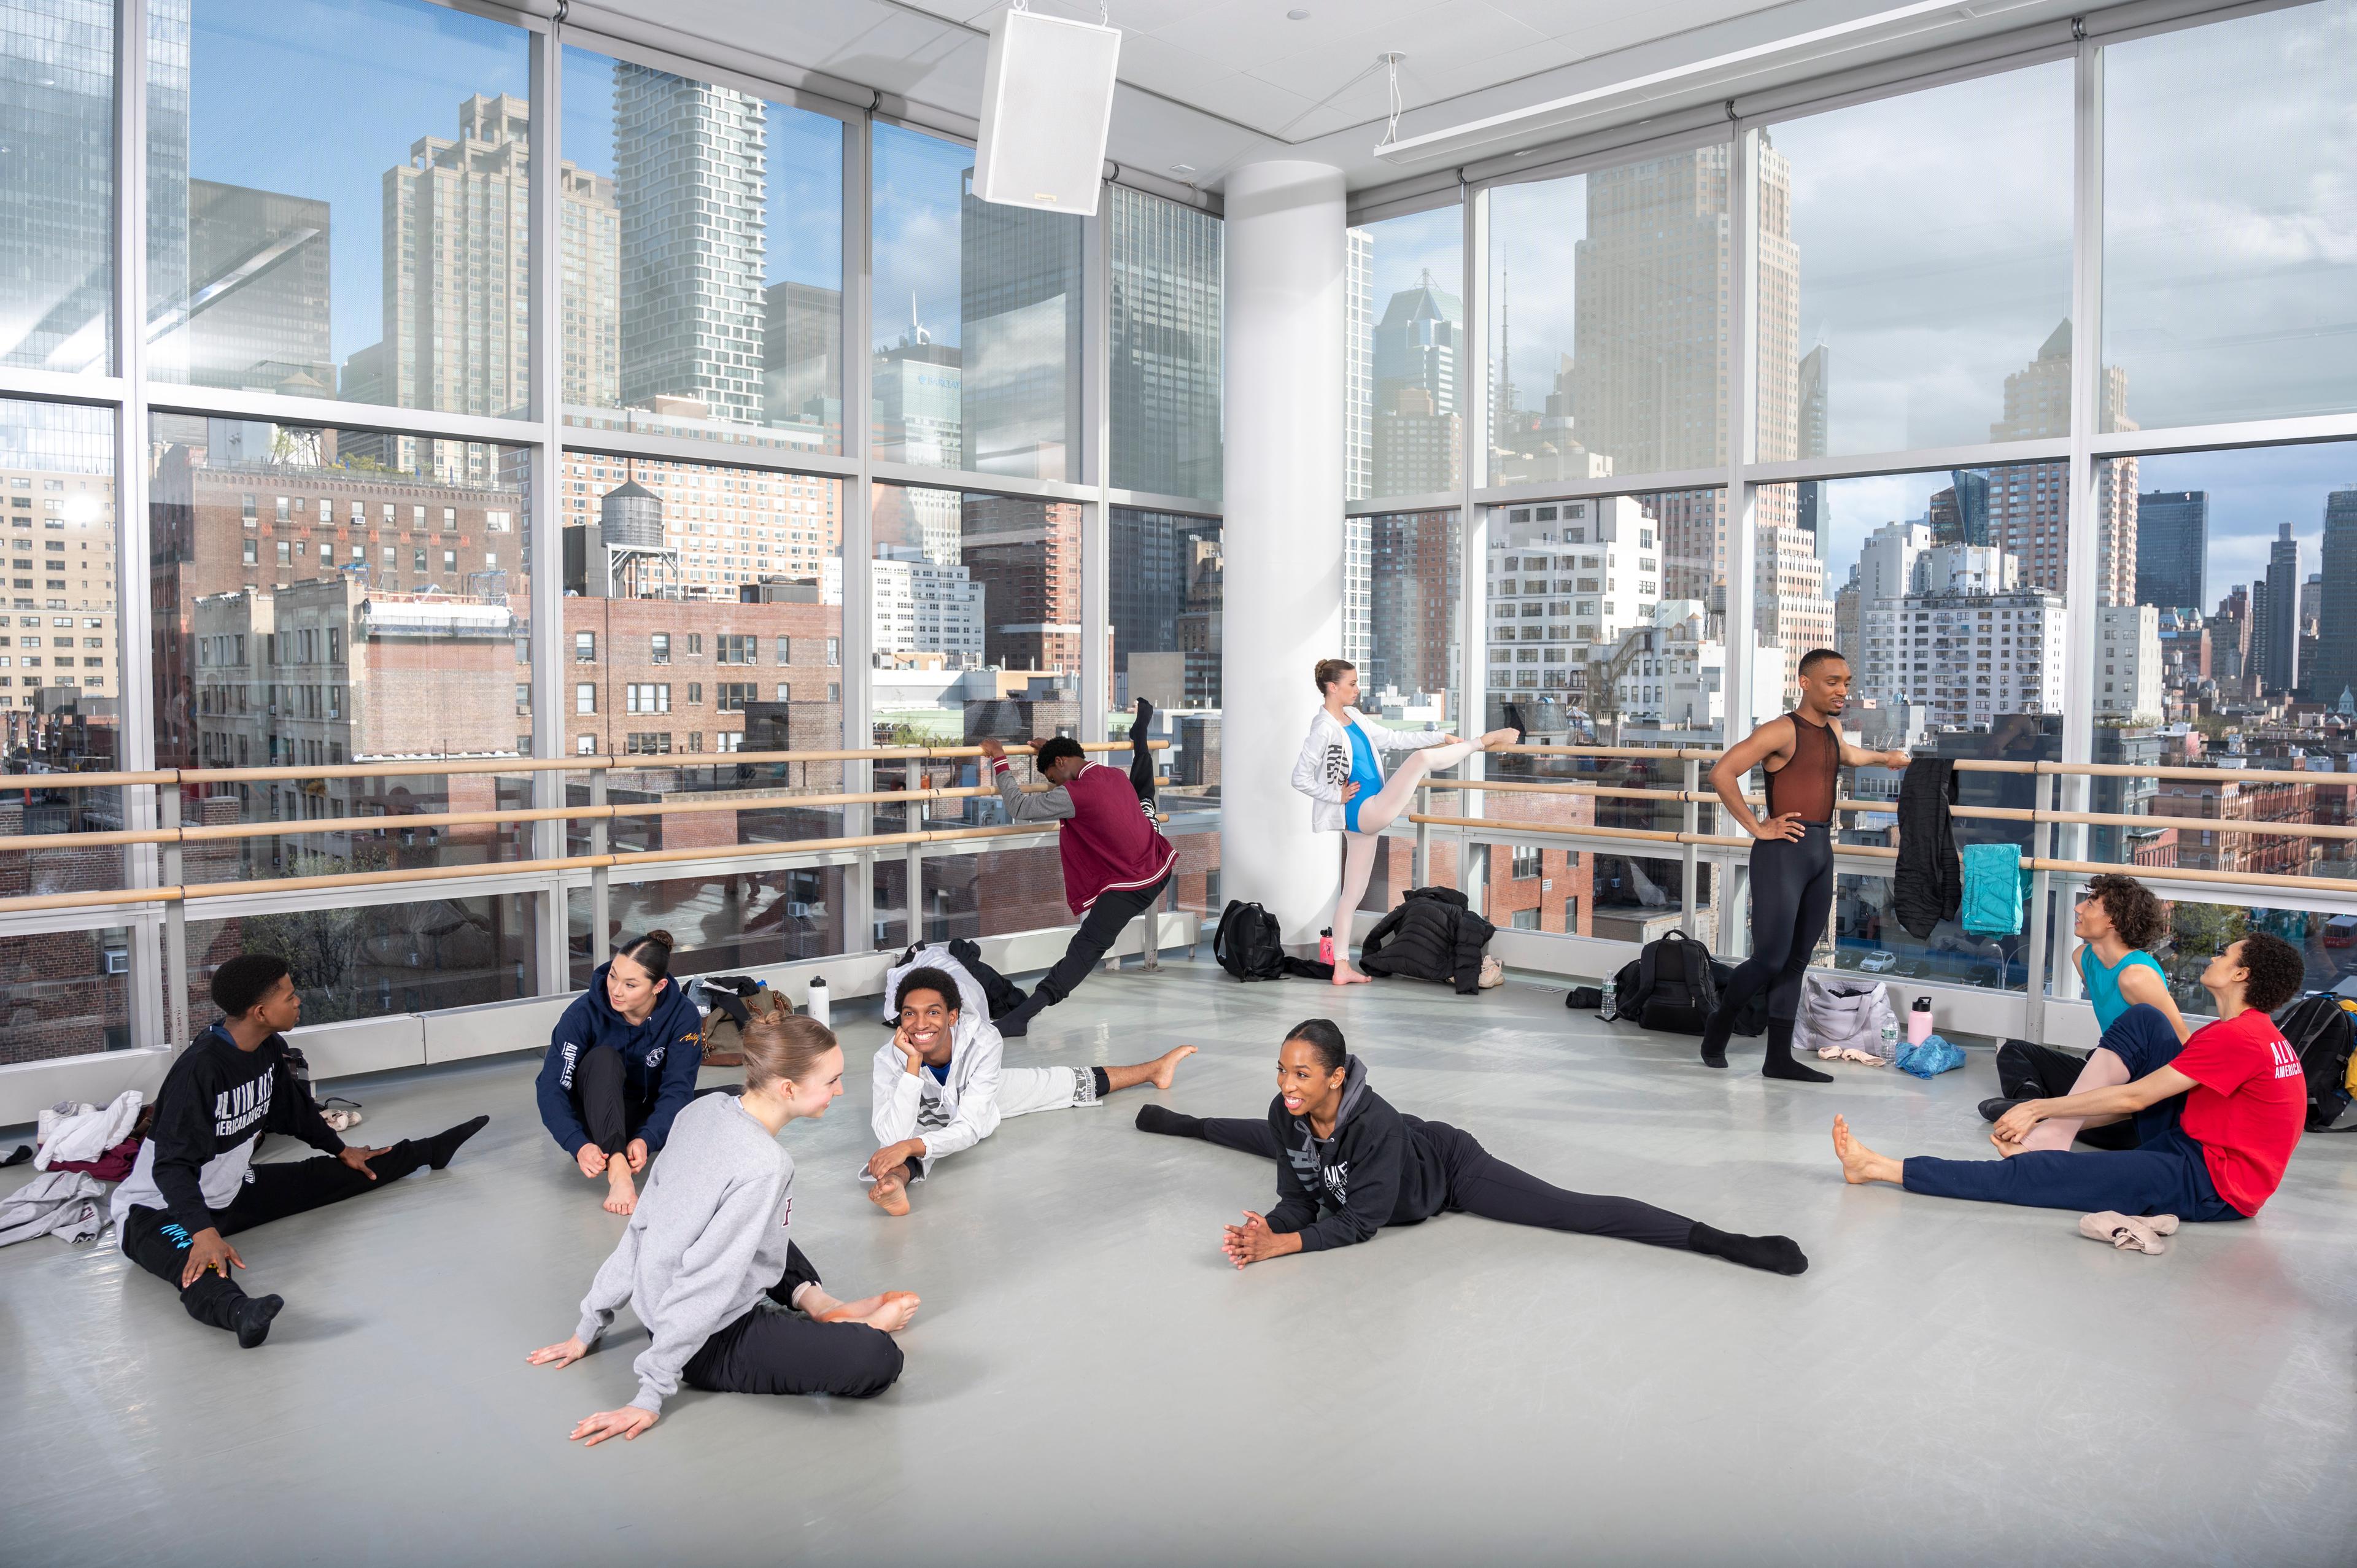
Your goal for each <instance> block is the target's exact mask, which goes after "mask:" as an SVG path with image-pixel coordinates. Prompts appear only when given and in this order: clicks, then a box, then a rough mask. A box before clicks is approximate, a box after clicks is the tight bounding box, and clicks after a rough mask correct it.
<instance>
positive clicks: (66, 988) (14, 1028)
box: [0, 828, 131, 1066]
mask: <svg viewBox="0 0 2357 1568" xmlns="http://www.w3.org/2000/svg"><path fill="white" fill-rule="evenodd" d="M8 831H10V832H16V831H20V830H16V829H13V828H12V829H9V830H8ZM12 858H13V857H12ZM82 886H89V884H87V883H85V884H83V885H82ZM0 888H5V892H6V893H7V894H10V895H14V894H16V893H25V892H37V891H40V890H41V889H38V888H35V887H27V886H24V885H23V883H22V880H21V878H15V877H9V876H7V875H5V873H0ZM130 1010H131V932H130V930H129V929H128V928H126V927H123V926H109V927H104V928H102V929H98V930H90V931H50V932H48V933H46V934H44V935H41V936H34V937H0V1018H5V1020H6V1021H7V1025H8V1027H7V1028H6V1029H5V1031H0V1066H5V1065H7V1064H10V1063H15V1062H35V1061H53V1060H55V1059H57V1058H59V1057H79V1056H87V1055H90V1054H91V1052H94V1051H120V1050H127V1049H129V1048H130V1047H131V1016H130Z"/></svg>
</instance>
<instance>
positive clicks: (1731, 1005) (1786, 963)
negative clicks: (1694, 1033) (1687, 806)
mask: <svg viewBox="0 0 2357 1568" xmlns="http://www.w3.org/2000/svg"><path fill="white" fill-rule="evenodd" d="M1833 912H1834V833H1833V824H1831V823H1830V822H1804V823H1803V824H1802V832H1801V836H1800V837H1799V838H1796V839H1755V840H1753V841H1752V844H1751V956H1750V957H1749V958H1748V959H1745V960H1744V961H1742V962H1741V963H1740V964H1738V965H1737V966H1736V970H1735V975H1734V978H1733V979H1731V980H1729V981H1728V982H1727V989H1726V990H1724V991H1722V992H1720V993H1718V1015H1719V1016H1720V1017H1723V1018H1737V1017H1740V1016H1741V1015H1742V1013H1743V1004H1745V1003H1747V1002H1749V1001H1750V1000H1751V998H1752V996H1753V995H1754V994H1756V993H1758V992H1759V991H1760V989H1761V988H1763V987H1765V988H1766V990H1767V992H1768V1017H1769V1020H1770V1022H1771V1023H1782V1024H1789V1023H1791V1022H1792V1020H1793V1019H1794V1018H1796V1017H1798V1016H1799V1015H1800V1011H1801V982H1802V980H1803V977H1804V976H1806V975H1807V973H1808V972H1809V956H1810V955H1811V954H1812V953H1813V952H1815V951H1816V950H1817V942H1818V940H1820V939H1821V938H1823V937H1824V934H1825V921H1826V920H1827V919H1828V918H1831V917H1832V915H1833Z"/></svg>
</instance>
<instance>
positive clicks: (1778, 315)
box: [1758, 60, 2072, 462]
mask: <svg viewBox="0 0 2357 1568" xmlns="http://www.w3.org/2000/svg"><path fill="white" fill-rule="evenodd" d="M2071 72H2072V67H2071V63H2070V62H2069V61H2068V60H2057V61H2053V62H2051V63H2049V64H2045V65H2038V66H2032V67H2030V68H2029V69H2028V70H2015V71H2007V72H2004V73H2002V74H2000V75H1996V76H1986V77H1978V78H1975V79H1973V80H1971V81H1959V82H1953V83H1950V84H1948V85H1945V86H1941V87H1933V88H1928V89H1925V90H1923V91H1915V92H1906V93H1901V94H1899V95H1898V96H1895V97H1890V98H1883V99H1878V100H1876V101H1874V102H1870V103H1862V104H1858V105H1857V106H1855V107H1853V108H1847V109H1836V110H1834V111H1831V112H1830V113H1824V114H1817V115H1812V116H1810V117H1809V118H1807V119H1803V120H1795V121H1791V122H1788V123H1787V124H1781V125H1778V126H1776V127H1774V128H1773V129H1772V130H1771V131H1768V132H1763V133H1762V134H1761V136H1760V143H1759V145H1760V151H1761V183H1760V272H1759V276H1758V291H1759V304H1760V385H1759V403H1760V425H1759V456H1760V458H1761V459H1762V460H1763V461H1769V462H1774V461H1778V460H1781V459H1784V458H1791V457H1823V456H1828V455H1839V454H1844V453H1854V452H1897V451H1903V450H1906V449H1908V448H1910V447H1923V446H1963V445H1967V444H1976V443H1979V442H1983V441H1996V440H2019V439H2025V438H2028V437H2031V436H2040V435H2069V434H2070V431H2071V403H2070V377H2069V369H2068V367H2069V364H2070V357H2069V349H2070V341H2071V335H2070V332H2069V330H2068V323H2067V321H2065V320H2064V318H2065V317H2068V316H2069V315H2070V311H2071V165H2070V160H2069V158H2068V157H2066V156H2061V155H2062V153H2063V152H2064V151H2065V150H2067V149H2068V147H2069V146H2070V142H2071ZM1960 126H1970V127H1971V132H1970V134H1962V135H1960V134H1957V133H1958V128H1959V127H1960ZM1786 202H1789V205H1790V211H1789V213H1787V212H1786V211H1785V210H1783V204H1784V203H1786ZM1796 292H1797V297H1795V295H1796ZM2057 322H2063V323H2064V325H2063V328H2062V330H2061V333H2060V335H2059V345H2060V348H2061V356H2060V358H2061V373H2060V374H2059V376H2056V377H2054V378H2053V381H2052V384H2051V385H2050V386H2049V385H2047V384H2046V379H2045V377H2046V372H2045V371H2044V370H2042V369H2041V370H2032V371H2028V372H2021V371H2019V367H2020V365H2021V361H2022V360H2023V359H2024V357H2025V356H2026V355H2028V354H2029V353H2030V352H2031V351H2032V350H2033V349H2036V348H2037V347H2038V345H2040V344H2041V343H2046V342H2047V341H2048V339H2049V338H2050V337H2053V336H2055V333H2056V326H2055V324H2056V323H2057ZM2040 363H2041V365H2042V364H2043V359H2042V356H2041V360H2040ZM2023 374H2026V375H2028V376H2029V378H2030V379H2031V380H2032V381H2034V382H2035V383H2036V385H2035V388H2034V395H2031V396H2029V397H2027V398H2026V397H2025V396H2024V395H2023V394H2024V392H2032V391H2033V389H2032V388H2029V387H2023V386H2020V385H2018V381H2019V378H2020V376H2021V375H2023Z"/></svg>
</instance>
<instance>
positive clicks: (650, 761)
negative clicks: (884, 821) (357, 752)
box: [0, 740, 1170, 792]
mask: <svg viewBox="0 0 2357 1568" xmlns="http://www.w3.org/2000/svg"><path fill="white" fill-rule="evenodd" d="M1074 744H1075V745H1077V746H1079V747H1080V748H1081V749H1082V751H1127V750H1128V749H1129V748H1130V743H1129V742H1128V741H1126V740H1083V741H1077V742H1075V743H1074ZM1169 749H1170V743H1169V742H1168V741H1167V740H1149V741H1147V742H1146V750H1148V751H1168V750H1169ZM1032 752H1033V747H1031V746H1028V745H1020V746H1007V747H1006V755H1007V756H1009V757H1029V756H1031V755H1032ZM981 755H982V747H981V746H963V745H961V746H858V747H853V748H849V749H844V750H831V751H714V752H705V753H690V752H680V753H677V754H672V753H665V754H663V756H662V757H633V756H631V755H630V754H629V753H627V752H625V753H622V754H620V755H616V754H614V753H612V752H601V753H599V754H597V755H596V756H593V757H579V756H575V757H439V758H428V759H426V760H424V761H420V762H339V763H336V764H334V765H332V766H331V767H318V768H305V767H292V766H289V767H281V768H156V769H153V770H151V771H148V772H145V773H0V792H5V790H8V789H122V788H123V787H124V786H125V785H133V784H208V783H210V784H259V783H265V782H267V781H269V780H271V779H327V778H336V779H432V778H438V777H440V776H442V775H444V774H450V773H460V774H467V773H596V772H605V771H608V770H620V771H625V772H628V771H632V770H644V769H654V768H736V767H741V766H749V765H750V764H753V763H757V762H759V763H776V762H954V761H958V760H961V759H963V758H966V757H980V756H981ZM11 779H16V780H21V782H18V783H13V784H12V783H10V782H8V781H9V780H11Z"/></svg>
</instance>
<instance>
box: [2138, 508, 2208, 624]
mask: <svg viewBox="0 0 2357 1568" xmlns="http://www.w3.org/2000/svg"><path fill="white" fill-rule="evenodd" d="M2209 568H2210V492H2209V491H2207V490H2147V491H2146V492H2145V493H2143V494H2141V495H2139V496H2137V497H2136V603H2138V604H2140V605H2152V606H2155V607H2158V608H2161V609H2173V608H2177V607H2192V606H2199V605H2206V604H2208V603H2209V602H2210V594H2209Z"/></svg>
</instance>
